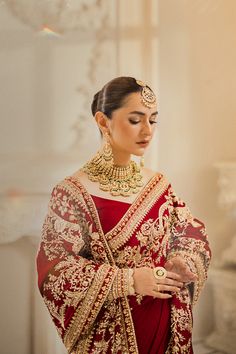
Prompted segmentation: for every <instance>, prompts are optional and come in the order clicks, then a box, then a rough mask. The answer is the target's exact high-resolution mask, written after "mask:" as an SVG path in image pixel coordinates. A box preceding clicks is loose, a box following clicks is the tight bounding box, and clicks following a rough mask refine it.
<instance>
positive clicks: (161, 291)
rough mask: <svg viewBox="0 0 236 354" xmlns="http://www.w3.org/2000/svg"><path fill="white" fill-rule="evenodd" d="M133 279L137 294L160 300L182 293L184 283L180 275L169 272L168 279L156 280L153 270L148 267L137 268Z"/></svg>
mask: <svg viewBox="0 0 236 354" xmlns="http://www.w3.org/2000/svg"><path fill="white" fill-rule="evenodd" d="M133 278H134V289H135V292H136V294H140V295H149V296H153V297H157V298H159V299H169V298H171V297H172V295H171V293H175V292H178V291H180V288H181V287H182V286H183V283H182V282H181V281H179V279H180V276H179V275H178V274H176V273H174V272H169V271H167V275H166V278H162V279H156V278H155V277H154V274H153V269H151V268H148V267H141V268H135V269H134V274H133Z"/></svg>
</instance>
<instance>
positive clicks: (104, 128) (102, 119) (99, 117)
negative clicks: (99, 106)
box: [94, 111, 109, 135]
mask: <svg viewBox="0 0 236 354" xmlns="http://www.w3.org/2000/svg"><path fill="white" fill-rule="evenodd" d="M94 118H95V120H96V122H97V125H98V128H99V129H100V130H101V132H102V133H103V135H104V134H105V133H109V118H107V116H106V115H105V114H104V113H102V112H100V111H97V112H96V113H95V116H94Z"/></svg>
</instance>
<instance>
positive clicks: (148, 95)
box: [136, 80, 157, 108]
mask: <svg viewBox="0 0 236 354" xmlns="http://www.w3.org/2000/svg"><path fill="white" fill-rule="evenodd" d="M136 83H137V84H138V85H139V86H141V87H142V91H141V97H142V103H143V104H144V105H145V106H146V107H148V108H154V107H155V106H156V104H157V99H156V96H155V94H154V93H153V92H152V90H151V89H150V88H149V87H148V86H147V85H146V84H145V83H144V82H143V81H140V80H136Z"/></svg>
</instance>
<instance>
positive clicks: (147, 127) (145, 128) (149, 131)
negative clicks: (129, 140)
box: [142, 121, 152, 136]
mask: <svg viewBox="0 0 236 354" xmlns="http://www.w3.org/2000/svg"><path fill="white" fill-rule="evenodd" d="M142 133H143V135H145V136H150V135H151V134H152V126H151V124H150V122H149V121H147V122H145V123H143V127H142Z"/></svg>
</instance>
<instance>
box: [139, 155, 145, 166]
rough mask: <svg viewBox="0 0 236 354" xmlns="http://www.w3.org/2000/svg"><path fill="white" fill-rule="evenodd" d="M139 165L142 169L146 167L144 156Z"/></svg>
mask: <svg viewBox="0 0 236 354" xmlns="http://www.w3.org/2000/svg"><path fill="white" fill-rule="evenodd" d="M139 165H140V167H144V156H141V158H140V162H139Z"/></svg>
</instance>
